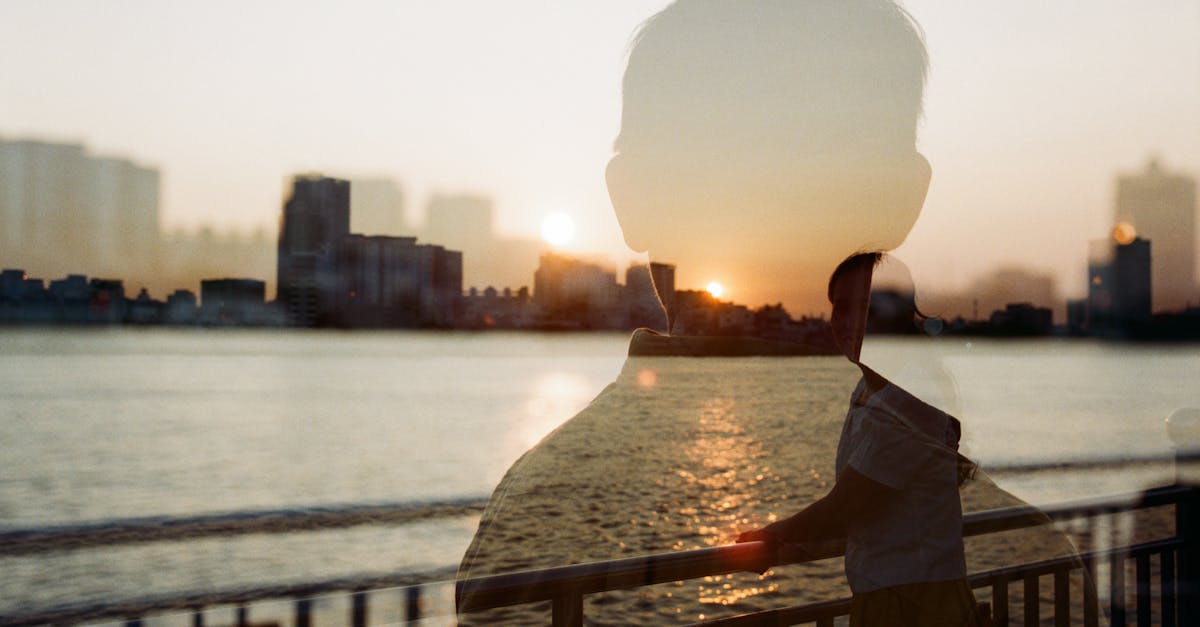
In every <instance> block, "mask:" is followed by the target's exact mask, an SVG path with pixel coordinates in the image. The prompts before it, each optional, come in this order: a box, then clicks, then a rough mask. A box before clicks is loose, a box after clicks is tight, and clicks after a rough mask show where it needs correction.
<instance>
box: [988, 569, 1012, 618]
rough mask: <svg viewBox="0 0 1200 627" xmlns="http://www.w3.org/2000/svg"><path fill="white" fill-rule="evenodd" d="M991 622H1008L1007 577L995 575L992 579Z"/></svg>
mask: <svg viewBox="0 0 1200 627" xmlns="http://www.w3.org/2000/svg"><path fill="white" fill-rule="evenodd" d="M992 623H994V624H996V625H1007V624H1008V579H1007V578H1005V577H996V578H995V579H994V580H992Z"/></svg>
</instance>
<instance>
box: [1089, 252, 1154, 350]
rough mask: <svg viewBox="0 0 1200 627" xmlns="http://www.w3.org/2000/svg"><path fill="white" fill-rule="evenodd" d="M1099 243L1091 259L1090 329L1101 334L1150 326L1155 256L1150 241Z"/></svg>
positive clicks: (1123, 331)
mask: <svg viewBox="0 0 1200 627" xmlns="http://www.w3.org/2000/svg"><path fill="white" fill-rule="evenodd" d="M1116 237H1117V238H1116V239H1112V240H1099V241H1094V242H1092V244H1091V250H1090V254H1089V259H1088V301H1087V303H1088V304H1087V307H1088V323H1087V324H1088V328H1089V329H1090V330H1091V331H1092V332H1098V333H1108V334H1111V333H1114V332H1115V333H1126V332H1130V331H1135V330H1137V329H1139V328H1144V327H1145V326H1146V325H1148V324H1149V323H1150V319H1151V318H1150V314H1151V303H1152V298H1151V294H1152V293H1153V291H1152V270H1151V268H1152V257H1151V248H1150V242H1149V241H1147V240H1144V239H1141V238H1136V237H1135V238H1134V239H1132V240H1128V241H1126V240H1125V238H1124V237H1123V236H1121V235H1120V234H1117V235H1116Z"/></svg>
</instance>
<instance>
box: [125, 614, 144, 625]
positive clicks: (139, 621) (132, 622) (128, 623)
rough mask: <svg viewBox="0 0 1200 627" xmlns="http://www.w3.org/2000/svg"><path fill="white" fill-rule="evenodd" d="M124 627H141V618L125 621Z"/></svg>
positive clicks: (135, 617) (136, 617)
mask: <svg viewBox="0 0 1200 627" xmlns="http://www.w3.org/2000/svg"><path fill="white" fill-rule="evenodd" d="M125 627H142V617H141V616H134V617H133V618H129V619H126V620H125Z"/></svg>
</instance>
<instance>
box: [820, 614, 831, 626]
mask: <svg viewBox="0 0 1200 627" xmlns="http://www.w3.org/2000/svg"><path fill="white" fill-rule="evenodd" d="M817 627H833V617H832V616H822V617H821V618H818V619H817Z"/></svg>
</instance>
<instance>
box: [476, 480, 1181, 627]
mask: <svg viewBox="0 0 1200 627" xmlns="http://www.w3.org/2000/svg"><path fill="white" fill-rule="evenodd" d="M1195 489H1196V488H1193V487H1190V486H1180V485H1171V486H1165V487H1160V488H1152V489H1150V490H1146V491H1145V492H1131V493H1123V494H1116V495H1110V496H1104V497H1097V498H1088V499H1079V500H1075V501H1068V502H1065V503H1059V504H1054V505H1049V506H1045V507H1041V508H1038V507H1034V506H1029V505H1025V506H1018V507H1008V508H1000V509H991V510H984V511H980V512H974V513H971V514H968V515H966V516H964V517H963V536H964V537H969V536H976V535H982V534H986V533H994V532H997V531H1007V530H1012V529H1021V528H1025V527H1032V526H1037V525H1042V524H1045V523H1047V522H1050V521H1052V520H1063V519H1069V518H1075V517H1079V516H1086V515H1089V514H1096V513H1112V512H1118V511H1130V510H1135V509H1145V508H1149V507H1158V506H1162V505H1170V504H1173V503H1175V502H1177V501H1178V500H1179V498H1180V497H1182V496H1184V495H1186V494H1189V493H1191V491H1192V490H1195ZM821 549H824V550H817V551H813V552H808V551H804V550H801V549H800V548H799V547H784V548H783V549H781V550H780V551H777V552H768V551H767V546H766V545H765V544H764V543H762V542H747V543H744V544H733V545H726V546H718V547H711V548H705V549H694V550H690V551H679V552H674V553H658V554H654V555H646V556H640V557H631V558H624V559H618V560H609V561H603V562H591V563H586V564H572V565H569V566H559V567H555V568H546V569H540V570H526V571H519V572H514V573H506V574H502V575H488V576H484V577H476V578H473V579H462V580H459V581H457V582H456V587H457V589H458V592H459V594H458V598H459V599H460V608H459V609H460V610H461V611H465V612H472V611H476V610H484V609H492V608H498V607H506V606H510V605H520V604H524V603H529V602H534V601H549V600H553V599H555V598H559V597H561V596H562V595H563V594H567V593H570V594H593V593H597V592H605V591H609V590H616V589H621V588H630V587H637V586H645V585H653V584H660V583H669V582H672V581H680V580H684V579H694V578H697V577H707V576H712V575H723V574H727V573H730V572H736V571H749V572H761V571H763V570H766V569H767V568H769V567H772V566H781V565H785V564H798V563H804V562H811V561H817V560H821V559H826V558H829V557H836V556H837V555H841V553H842V551H841V550H838V548H837V547H836V545H825V546H823V547H821Z"/></svg>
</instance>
